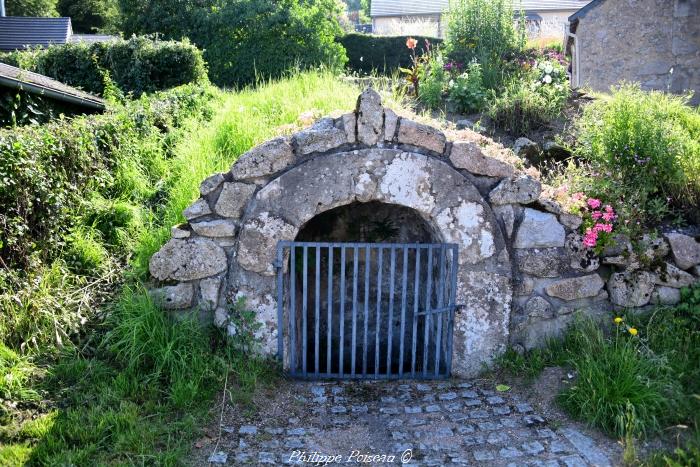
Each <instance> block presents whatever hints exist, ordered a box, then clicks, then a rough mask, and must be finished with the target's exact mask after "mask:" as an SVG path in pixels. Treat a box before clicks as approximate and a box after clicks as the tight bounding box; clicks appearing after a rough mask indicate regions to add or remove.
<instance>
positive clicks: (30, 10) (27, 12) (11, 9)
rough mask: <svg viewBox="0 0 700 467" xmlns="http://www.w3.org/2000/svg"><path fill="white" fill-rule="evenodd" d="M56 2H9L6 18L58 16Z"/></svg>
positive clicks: (38, 0)
mask: <svg viewBox="0 0 700 467" xmlns="http://www.w3.org/2000/svg"><path fill="white" fill-rule="evenodd" d="M56 2H57V0H9V1H8V2H6V3H7V6H6V14H7V16H58V11H56Z"/></svg>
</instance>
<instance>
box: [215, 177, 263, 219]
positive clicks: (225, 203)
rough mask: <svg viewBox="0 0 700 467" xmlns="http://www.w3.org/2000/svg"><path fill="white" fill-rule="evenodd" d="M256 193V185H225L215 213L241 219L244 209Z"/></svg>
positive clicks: (236, 183)
mask: <svg viewBox="0 0 700 467" xmlns="http://www.w3.org/2000/svg"><path fill="white" fill-rule="evenodd" d="M253 193H255V185H253V184H249V183H240V182H233V183H224V187H223V189H222V190H221V194H219V199H217V201H216V205H215V206H214V211H216V213H217V214H218V215H220V216H223V217H229V218H232V219H239V218H240V217H241V216H242V215H243V209H244V208H245V206H246V204H248V201H249V200H250V198H251V196H253Z"/></svg>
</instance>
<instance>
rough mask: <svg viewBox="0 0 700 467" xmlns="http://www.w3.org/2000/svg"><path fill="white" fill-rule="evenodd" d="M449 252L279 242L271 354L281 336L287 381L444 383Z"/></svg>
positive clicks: (445, 248)
mask: <svg viewBox="0 0 700 467" xmlns="http://www.w3.org/2000/svg"><path fill="white" fill-rule="evenodd" d="M457 253H458V251H457V246H456V245H454V244H444V243H433V244H421V243H413V244H402V243H329V242H288V241H287V242H280V243H279V245H278V249H277V268H278V269H277V271H278V272H277V289H278V322H279V329H280V330H282V332H280V333H279V338H278V353H279V357H280V358H281V359H283V358H284V339H285V338H286V339H288V344H289V346H288V349H289V356H288V357H289V360H288V361H289V372H290V374H291V376H294V377H301V378H370V379H399V378H431V379H433V378H445V377H448V376H449V375H450V368H451V357H452V327H453V321H454V312H455V287H456V279H457V264H458V263H457ZM285 258H287V267H286V268H283V267H282V265H283V262H284V260H285ZM285 269H286V273H285V272H284V271H285Z"/></svg>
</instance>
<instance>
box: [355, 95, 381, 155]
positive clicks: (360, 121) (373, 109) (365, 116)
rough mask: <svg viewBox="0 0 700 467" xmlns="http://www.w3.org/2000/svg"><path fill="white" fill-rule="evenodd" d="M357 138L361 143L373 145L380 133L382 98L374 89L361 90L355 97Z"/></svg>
mask: <svg viewBox="0 0 700 467" xmlns="http://www.w3.org/2000/svg"><path fill="white" fill-rule="evenodd" d="M356 112H357V140H358V142H359V143H361V144H366V145H367V146H374V145H375V144H377V142H378V141H379V139H380V138H381V137H382V136H383V135H382V128H383V126H384V108H383V107H382V98H381V97H380V96H379V93H377V91H375V90H374V89H371V88H368V89H365V90H364V91H362V94H360V97H359V98H358V99H357V108H356Z"/></svg>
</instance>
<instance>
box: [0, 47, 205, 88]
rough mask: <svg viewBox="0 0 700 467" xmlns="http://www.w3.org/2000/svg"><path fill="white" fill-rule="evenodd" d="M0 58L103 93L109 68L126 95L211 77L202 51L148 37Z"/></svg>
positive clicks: (34, 50)
mask: <svg viewBox="0 0 700 467" xmlns="http://www.w3.org/2000/svg"><path fill="white" fill-rule="evenodd" d="M0 62H4V63H8V64H10V65H14V66H17V67H19V68H23V69H26V70H30V71H34V72H37V73H41V74H43V75H47V76H50V77H52V78H54V79H57V80H59V81H61V82H63V83H66V84H70V85H71V86H76V87H79V88H82V89H84V90H86V91H88V92H92V93H95V94H102V93H103V91H104V87H105V84H104V83H105V80H104V71H103V70H106V71H108V72H109V75H110V77H111V79H112V80H113V81H114V83H115V84H116V85H117V86H118V87H119V89H121V90H122V91H123V92H125V93H133V94H134V95H135V96H137V97H138V96H140V95H141V94H143V93H147V92H154V91H160V90H164V89H169V88H173V87H175V86H180V85H182V84H187V83H193V82H202V81H204V80H206V76H207V70H206V66H205V64H204V59H203V58H202V52H201V51H200V50H199V49H197V48H196V47H195V46H194V45H192V44H190V43H189V42H188V41H183V42H175V41H157V40H151V39H149V38H146V37H143V36H142V37H132V38H131V39H129V40H123V39H120V40H115V41H110V42H98V43H93V44H86V43H72V44H66V45H61V46H52V47H48V48H45V49H33V50H27V51H17V52H9V53H5V54H0Z"/></svg>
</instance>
